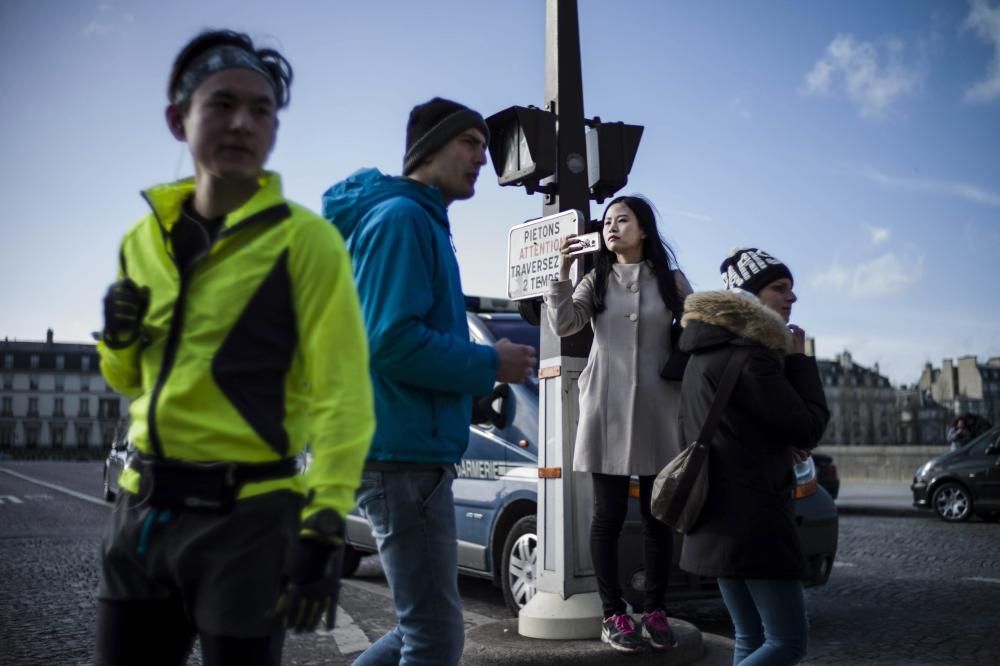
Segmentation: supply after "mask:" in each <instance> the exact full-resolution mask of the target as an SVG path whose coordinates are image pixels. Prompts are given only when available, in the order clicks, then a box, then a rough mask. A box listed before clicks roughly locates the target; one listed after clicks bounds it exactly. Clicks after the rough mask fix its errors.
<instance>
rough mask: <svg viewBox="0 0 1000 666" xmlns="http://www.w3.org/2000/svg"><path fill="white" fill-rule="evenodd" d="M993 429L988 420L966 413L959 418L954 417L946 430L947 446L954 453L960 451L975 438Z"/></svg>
mask: <svg viewBox="0 0 1000 666" xmlns="http://www.w3.org/2000/svg"><path fill="white" fill-rule="evenodd" d="M992 427H993V424H992V423H990V421H989V420H988V419H985V418H983V417H982V416H979V415H978V414H972V413H971V412H966V413H965V414H962V415H961V416H956V417H955V420H954V421H952V423H951V427H950V428H949V429H948V444H949V445H950V447H949V448H950V449H951V450H952V451H955V450H956V449H960V448H962V447H963V446H965V445H966V444H968V443H969V442H971V441H972V440H973V439H975V438H976V437H979V436H980V435H982V434H983V433H984V432H986V431H987V430H989V429H990V428H992Z"/></svg>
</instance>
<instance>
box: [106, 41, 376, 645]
mask: <svg viewBox="0 0 1000 666" xmlns="http://www.w3.org/2000/svg"><path fill="white" fill-rule="evenodd" d="M291 79H292V71H291V67H290V66H289V64H288V62H287V61H286V60H285V59H284V58H283V57H282V56H281V54H280V53H278V52H276V51H273V50H269V49H256V48H255V47H254V45H253V43H252V41H251V40H250V38H249V37H247V36H246V35H243V34H238V33H234V32H230V31H212V32H206V33H203V34H201V35H199V36H198V37H196V38H195V39H193V40H192V41H191V42H189V43H188V44H187V46H185V47H184V49H182V50H181V52H180V53H179V54H178V56H177V59H176V60H175V62H174V67H173V71H172V73H171V76H170V82H169V85H168V96H169V100H170V103H169V106H168V107H167V112H166V116H167V124H168V126H169V128H170V131H171V133H172V134H173V135H174V136H175V137H176V138H177V139H178V140H180V141H184V142H186V143H187V144H188V145H189V147H190V150H191V154H192V157H193V160H194V164H195V175H194V178H192V179H187V180H182V181H178V182H175V183H169V184H165V185H159V186H156V187H153V188H151V189H149V190H147V191H146V192H145V193H144V196H145V198H146V201H147V202H148V203H149V205H150V208H151V209H152V212H151V213H150V214H149V215H148V216H146V217H145V218H144V219H142V220H141V221H140V222H139V223H138V224H136V225H135V226H134V227H133V228H132V229H131V230H130V231H129V232H128V233H127V234H126V235H125V238H124V240H123V241H122V245H121V252H120V261H119V270H118V279H117V281H116V282H114V283H113V284H112V285H111V287H110V288H109V289H108V293H107V295H106V296H105V300H104V330H103V331H102V333H101V336H100V337H101V339H100V342H99V344H98V349H99V351H100V354H101V370H102V372H103V374H104V376H105V377H106V378H107V380H108V383H109V384H110V385H111V386H112V387H114V388H115V389H116V390H117V391H119V392H121V393H123V394H125V395H127V396H129V397H131V398H132V399H133V401H132V405H131V408H130V416H131V420H132V425H131V431H130V436H131V438H132V441H133V442H134V444H135V448H136V454H135V455H134V456H133V457H132V458H131V461H130V462H129V464H128V466H127V468H126V469H125V470H124V472H123V473H122V476H121V487H122V489H123V491H124V492H122V494H121V497H120V499H119V501H118V503H117V504H116V506H115V510H114V514H113V517H112V522H111V526H110V528H109V530H108V533H107V535H106V537H105V540H104V548H103V560H102V570H101V581H100V589H99V594H98V598H99V603H98V621H97V631H98V637H97V662H98V664H138V663H145V664H152V663H163V664H182V663H184V662H185V660H186V658H187V655H188V653H189V652H190V650H191V646H192V643H193V640H194V637H195V636H198V638H199V640H200V643H201V647H202V652H203V660H204V663H205V664H206V665H209V664H241V665H246V664H278V663H280V658H281V647H282V641H283V636H284V631H285V628H286V627H289V628H292V629H294V630H296V631H312V630H314V629H315V627H316V626H317V624H318V622H319V620H320V618H321V617H322V616H323V615H325V617H326V622H327V626H328V627H329V628H332V624H333V616H334V610H335V607H336V606H335V604H336V597H337V590H338V588H339V572H340V554H341V552H342V546H343V541H342V536H343V516H344V515H345V514H346V513H347V512H348V511H349V510H350V509H351V508H352V506H353V504H354V495H355V491H356V489H357V486H358V483H359V479H360V476H361V470H362V466H363V464H364V460H365V455H366V453H367V451H368V446H369V443H370V440H371V436H372V432H373V430H374V412H373V405H372V394H371V385H370V379H369V375H368V351H367V343H366V336H365V332H364V328H363V324H362V319H361V315H360V309H359V305H358V298H357V294H356V292H355V288H354V284H353V280H352V276H351V263H350V258H349V256H348V254H347V251H346V248H345V246H344V242H343V239H342V238H341V236H340V234H339V233H338V232H337V231H336V229H334V228H333V227H332V226H331V225H329V224H327V223H326V221H324V220H323V219H321V218H319V217H318V216H316V215H314V214H313V213H311V212H309V211H308V210H306V209H304V208H302V207H300V206H298V205H297V204H294V203H292V202H290V201H288V200H287V199H285V198H284V196H283V195H282V192H281V182H280V179H279V176H278V175H277V174H276V173H273V172H268V171H265V170H264V168H263V165H264V162H265V160H266V159H267V156H268V154H269V153H270V151H271V149H272V147H273V146H274V142H275V136H276V132H277V127H278V120H277V111H278V110H279V109H280V108H282V107H284V106H285V105H287V103H288V100H289V85H290V83H291ZM307 444H308V445H309V448H310V452H311V459H312V460H311V464H310V465H309V467H308V469H307V471H306V472H305V473H304V474H299V473H298V465H297V460H299V459H301V458H302V456H301V455H300V454H302V453H303V451H304V449H305V447H306V445H307Z"/></svg>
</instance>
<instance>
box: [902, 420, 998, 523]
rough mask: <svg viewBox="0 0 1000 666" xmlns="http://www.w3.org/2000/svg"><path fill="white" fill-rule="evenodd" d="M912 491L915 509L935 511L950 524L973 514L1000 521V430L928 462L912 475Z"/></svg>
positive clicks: (995, 428) (977, 438)
mask: <svg viewBox="0 0 1000 666" xmlns="http://www.w3.org/2000/svg"><path fill="white" fill-rule="evenodd" d="M910 490H911V491H913V506H915V507H918V508H921V509H933V510H934V511H935V512H936V513H937V515H938V516H939V517H940V518H941V520H944V521H946V522H949V523H957V522H962V521H964V520H968V519H969V517H970V516H972V515H973V514H976V515H977V516H979V517H980V518H982V519H983V520H988V521H991V522H992V521H995V520H997V519H1000V426H996V427H993V428H991V429H989V430H987V431H986V432H984V433H983V434H981V435H980V436H979V437H976V438H974V439H972V440H970V441H969V442H968V443H966V444H965V445H964V446H961V447H959V448H958V449H956V450H954V451H949V452H948V453H944V454H942V455H940V456H938V457H937V458H933V459H931V460H928V461H927V462H925V463H924V464H923V465H921V466H920V468H919V469H917V471H916V473H915V474H914V475H913V483H912V484H911V485H910Z"/></svg>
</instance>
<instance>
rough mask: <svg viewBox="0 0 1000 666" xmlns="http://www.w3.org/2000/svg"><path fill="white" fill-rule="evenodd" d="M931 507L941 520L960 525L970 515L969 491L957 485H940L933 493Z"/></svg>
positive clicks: (970, 499) (970, 500)
mask: <svg viewBox="0 0 1000 666" xmlns="http://www.w3.org/2000/svg"><path fill="white" fill-rule="evenodd" d="M931 505H932V506H933V507H934V510H935V511H937V515H938V516H940V517H941V520H943V521H945V522H949V523H960V522H962V521H964V520H968V519H969V516H971V515H972V498H971V497H969V491H968V490H966V489H965V488H964V487H962V486H960V485H959V484H957V483H950V482H949V483H945V484H942V485H941V486H940V487H939V488H938V489H937V490H935V491H934V497H933V498H932V499H931Z"/></svg>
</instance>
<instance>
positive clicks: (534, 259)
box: [507, 210, 580, 301]
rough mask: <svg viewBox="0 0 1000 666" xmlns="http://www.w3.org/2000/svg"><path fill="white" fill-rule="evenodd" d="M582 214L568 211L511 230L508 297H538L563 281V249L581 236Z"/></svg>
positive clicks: (518, 298)
mask: <svg viewBox="0 0 1000 666" xmlns="http://www.w3.org/2000/svg"><path fill="white" fill-rule="evenodd" d="M579 223H580V214H579V213H578V212H577V211H575V210H567V211H563V212H562V213H556V214H555V215H547V216H545V217H542V218H539V219H537V220H531V221H530V222H525V223H524V224H518V225H517V226H514V227H511V229H510V235H509V236H508V238H507V297H508V298H510V299H511V300H512V301H520V300H524V299H526V298H537V297H539V296H541V295H543V294H545V293H546V292H547V291H548V286H549V283H550V282H555V281H557V280H558V279H559V262H560V253H559V248H560V246H561V245H562V242H563V239H564V238H566V237H567V236H572V235H573V234H575V233H577V230H578V229H579Z"/></svg>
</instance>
